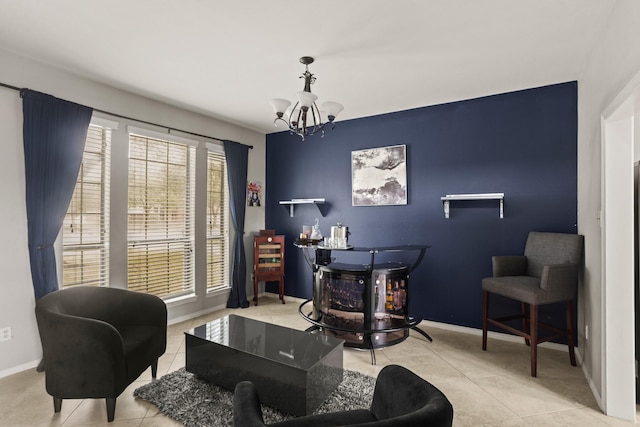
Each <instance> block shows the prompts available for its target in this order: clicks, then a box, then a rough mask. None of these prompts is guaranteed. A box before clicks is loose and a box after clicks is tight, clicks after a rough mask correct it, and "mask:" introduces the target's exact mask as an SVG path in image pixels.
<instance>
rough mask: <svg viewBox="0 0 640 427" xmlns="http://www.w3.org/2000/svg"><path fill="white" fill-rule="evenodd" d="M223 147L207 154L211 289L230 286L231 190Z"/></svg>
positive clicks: (208, 259)
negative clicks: (228, 189)
mask: <svg viewBox="0 0 640 427" xmlns="http://www.w3.org/2000/svg"><path fill="white" fill-rule="evenodd" d="M226 182H227V171H226V160H225V157H224V151H223V150H212V149H209V150H208V156H207V292H211V291H214V290H217V289H221V288H226V287H228V286H229V275H228V271H229V268H228V264H229V263H228V256H227V254H228V253H229V226H228V223H229V193H228V191H227V188H228V186H227V184H226Z"/></svg>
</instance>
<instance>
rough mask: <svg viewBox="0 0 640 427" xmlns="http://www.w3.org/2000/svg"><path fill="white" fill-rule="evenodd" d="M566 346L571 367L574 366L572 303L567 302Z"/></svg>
mask: <svg viewBox="0 0 640 427" xmlns="http://www.w3.org/2000/svg"><path fill="white" fill-rule="evenodd" d="M567 344H568V345H569V360H570V361H571V366H576V352H575V349H574V345H573V301H567Z"/></svg>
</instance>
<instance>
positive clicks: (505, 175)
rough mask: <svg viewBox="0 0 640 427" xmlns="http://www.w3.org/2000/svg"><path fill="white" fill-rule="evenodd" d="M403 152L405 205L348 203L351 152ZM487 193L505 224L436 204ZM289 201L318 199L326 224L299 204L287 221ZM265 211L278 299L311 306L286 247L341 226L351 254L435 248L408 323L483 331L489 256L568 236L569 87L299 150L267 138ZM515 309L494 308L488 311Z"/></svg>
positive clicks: (392, 121) (437, 113)
mask: <svg viewBox="0 0 640 427" xmlns="http://www.w3.org/2000/svg"><path fill="white" fill-rule="evenodd" d="M346 108H349V106H348V105H347V106H346ZM399 144H405V145H406V146H407V181H408V203H407V205H403V206H377V207H372V206H368V207H354V206H352V205H351V152H352V151H354V150H361V149H365V148H374V147H384V146H391V145H399ZM494 192H503V193H505V202H504V219H500V218H499V209H498V202H497V201H469V202H452V204H451V215H450V219H445V217H444V213H443V207H442V201H441V200H440V197H442V196H444V195H446V194H464V193H494ZM291 198H325V199H326V201H327V203H326V204H325V205H324V207H323V208H322V209H323V211H324V213H325V216H321V214H320V211H319V210H318V209H317V208H316V206H314V205H300V206H296V208H295V216H294V217H293V218H291V217H290V216H289V211H288V209H287V208H285V207H283V206H282V205H279V203H278V202H279V201H280V200H289V199H291ZM265 207H266V228H268V229H274V230H276V233H277V234H284V235H286V239H287V250H286V274H285V294H286V295H291V296H296V297H301V298H311V295H312V287H311V280H312V274H311V270H310V268H309V266H308V265H307V264H306V262H305V260H304V258H303V256H302V254H301V251H300V250H299V249H297V248H295V247H294V246H293V242H294V240H295V239H296V237H297V236H298V235H299V233H300V232H301V231H302V226H303V225H305V224H308V225H311V224H313V222H314V218H318V219H319V220H320V230H321V231H322V233H323V234H324V235H325V236H328V235H329V234H330V230H331V226H332V225H335V224H336V223H338V222H340V223H343V224H345V225H347V226H348V227H349V231H351V237H350V240H349V243H350V244H353V245H354V246H385V245H401V244H428V245H431V246H432V248H431V249H429V250H428V251H427V254H426V256H425V258H424V260H423V262H422V264H421V265H420V266H419V267H418V268H417V269H416V270H415V271H414V272H413V274H412V276H411V280H410V294H411V297H410V312H411V314H412V315H414V316H418V315H420V316H423V317H424V318H425V319H428V320H434V321H438V322H446V323H451V324H455V325H462V326H469V327H474V328H481V327H482V290H481V285H480V282H481V280H482V278H483V277H487V276H490V275H491V256H492V255H516V254H522V252H523V250H524V243H525V240H526V237H527V233H528V232H529V231H530V230H537V231H554V232H567V233H575V232H576V227H577V225H576V224H577V82H568V83H562V84H557V85H551V86H545V87H540V88H535V89H528V90H522V91H517V92H512V93H505V94H499V95H493V96H488V97H483V98H478V99H471V100H466V101H460V102H453V103H449V104H443V105H436V106H430V107H424V108H417V109H413V110H408V111H401V112H395V113H389V114H384V115H379V116H374V117H366V118H362V119H356V120H347V121H339V122H337V123H336V128H335V130H333V131H329V132H327V134H326V135H325V137H324V138H320V136H319V135H316V136H313V137H310V138H308V139H307V140H306V141H304V142H303V141H301V140H300V138H299V137H298V136H293V135H290V134H289V133H288V132H279V133H274V134H269V135H267V150H266V194H265ZM334 254H336V252H335V251H334ZM344 256H347V257H348V258H349V257H350V258H349V259H344V262H350V263H362V264H365V263H367V261H368V259H367V258H366V257H365V258H363V259H356V258H355V257H357V255H356V254H347V255H344ZM406 256H407V261H411V260H412V256H414V254H406ZM341 260H342V259H341ZM267 289H268V290H270V291H274V292H275V288H273V289H272V288H270V287H268V288H267ZM518 307H519V305H517V303H514V302H512V301H509V300H506V299H500V298H499V297H498V298H495V299H494V300H492V310H493V309H495V310H496V312H499V311H507V310H513V309H514V308H515V309H518ZM563 309H564V306H563V305H558V306H549V307H547V308H541V312H540V317H541V319H544V320H546V321H548V322H551V323H552V324H558V325H563V324H564V310H563ZM492 312H493V311H492Z"/></svg>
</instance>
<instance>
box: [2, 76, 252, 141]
mask: <svg viewBox="0 0 640 427" xmlns="http://www.w3.org/2000/svg"><path fill="white" fill-rule="evenodd" d="M0 86H3V87H6V88H8V89H13V90H16V91H18V92H20V91H21V90H22V89H23V88H19V87H17V86H13V85H9V84H6V83H2V82H0ZM93 111H97V112H99V113H103V114H108V115H110V116H113V117H117V118H120V119H127V120H134V121H136V122H139V123H144V124H147V125H151V126H158V127H161V128H165V129H167V130H168V131H169V133H171V131H172V130H173V131H178V132H182V133H186V134H189V135H193V136H199V137H201V138H209V139H215V140H216V141H221V142H224V139H220V138H216V137H214V136H208V135H203V134H200V133H195V132H189V131H188V130H182V129H176V128H172V127H168V126H164V125H159V124H157V123H153V122H148V121H146V120H139V119H136V118H133V117H127V116H123V115H122V114H115V113H111V112H109V111H104V110H99V109H97V108H94V109H93ZM238 144H240V143H238ZM242 145H246V144H242ZM247 147H249V149H253V145H248V146H247Z"/></svg>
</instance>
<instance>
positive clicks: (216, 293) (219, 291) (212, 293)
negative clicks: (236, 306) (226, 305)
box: [206, 287, 231, 298]
mask: <svg viewBox="0 0 640 427" xmlns="http://www.w3.org/2000/svg"><path fill="white" fill-rule="evenodd" d="M230 292H231V287H226V288H218V289H214V290H212V291H208V292H207V296H206V298H215V297H218V296H220V295H228V294H229V293H230Z"/></svg>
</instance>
